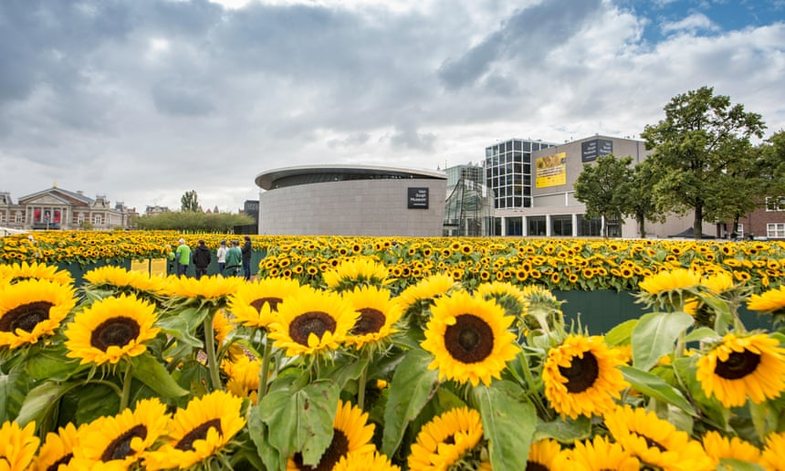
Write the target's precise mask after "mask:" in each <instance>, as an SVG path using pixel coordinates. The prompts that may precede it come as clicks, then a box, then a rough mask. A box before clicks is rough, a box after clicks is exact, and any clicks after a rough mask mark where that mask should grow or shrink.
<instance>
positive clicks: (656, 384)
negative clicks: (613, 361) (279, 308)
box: [619, 366, 698, 417]
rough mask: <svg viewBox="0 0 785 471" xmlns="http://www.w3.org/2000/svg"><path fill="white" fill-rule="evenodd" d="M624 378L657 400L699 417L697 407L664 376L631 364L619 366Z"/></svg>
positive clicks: (634, 387)
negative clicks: (667, 381) (661, 376)
mask: <svg viewBox="0 0 785 471" xmlns="http://www.w3.org/2000/svg"><path fill="white" fill-rule="evenodd" d="M619 369H620V370H621V372H622V374H623V375H624V379H625V380H627V381H628V382H629V383H630V384H631V385H632V388H633V389H634V390H636V391H638V392H641V393H643V394H646V395H647V396H651V397H653V398H655V399H657V400H660V401H663V402H667V403H668V404H672V405H674V406H676V407H678V408H679V409H681V410H683V411H684V412H686V413H688V414H690V415H691V416H693V417H697V416H698V414H697V412H695V408H693V407H692V404H690V402H689V401H688V400H687V398H685V397H684V395H683V394H682V393H681V391H679V390H678V389H676V388H674V387H673V386H671V385H670V384H668V383H666V382H665V381H664V380H663V379H662V378H660V377H659V376H657V375H653V374H651V373H648V372H646V371H642V370H639V369H638V368H634V367H631V366H621V367H619Z"/></svg>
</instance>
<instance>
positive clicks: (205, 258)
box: [194, 240, 212, 280]
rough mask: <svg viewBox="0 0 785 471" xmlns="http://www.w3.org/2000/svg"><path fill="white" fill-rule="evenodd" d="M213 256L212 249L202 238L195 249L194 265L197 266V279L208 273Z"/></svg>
mask: <svg viewBox="0 0 785 471" xmlns="http://www.w3.org/2000/svg"><path fill="white" fill-rule="evenodd" d="M211 258H212V255H211V254H210V249H208V248H207V246H206V245H205V243H204V241H203V240H200V241H199V245H197V246H196V250H195V251H194V266H195V267H196V279H197V280H198V279H199V278H201V277H202V275H206V274H207V267H208V266H209V265H210V259H211Z"/></svg>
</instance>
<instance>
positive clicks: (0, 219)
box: [0, 213, 5, 222]
mask: <svg viewBox="0 0 785 471" xmlns="http://www.w3.org/2000/svg"><path fill="white" fill-rule="evenodd" d="M0 222H5V213H0Z"/></svg>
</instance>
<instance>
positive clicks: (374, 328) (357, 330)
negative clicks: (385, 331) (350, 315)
mask: <svg viewBox="0 0 785 471" xmlns="http://www.w3.org/2000/svg"><path fill="white" fill-rule="evenodd" d="M359 312H360V318H359V319H357V322H355V323H354V327H353V328H352V335H365V334H374V333H376V332H379V331H380V330H382V327H384V322H385V321H386V320H387V317H385V315H384V313H383V312H382V311H379V310H378V309H374V308H372V307H364V308H362V309H360V310H359Z"/></svg>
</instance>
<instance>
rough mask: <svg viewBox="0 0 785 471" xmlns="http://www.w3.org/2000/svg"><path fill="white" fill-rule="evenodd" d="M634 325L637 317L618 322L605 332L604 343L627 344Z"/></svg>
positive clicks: (614, 345)
mask: <svg viewBox="0 0 785 471" xmlns="http://www.w3.org/2000/svg"><path fill="white" fill-rule="evenodd" d="M636 325H638V319H630V320H628V321H624V322H622V323H621V324H618V325H617V326H615V327H614V328H612V329H611V330H609V331H608V333H607V334H605V343H607V344H608V345H609V346H611V347H616V346H618V345H627V344H629V343H630V337H631V336H632V330H633V329H634V328H635V326H636Z"/></svg>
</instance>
